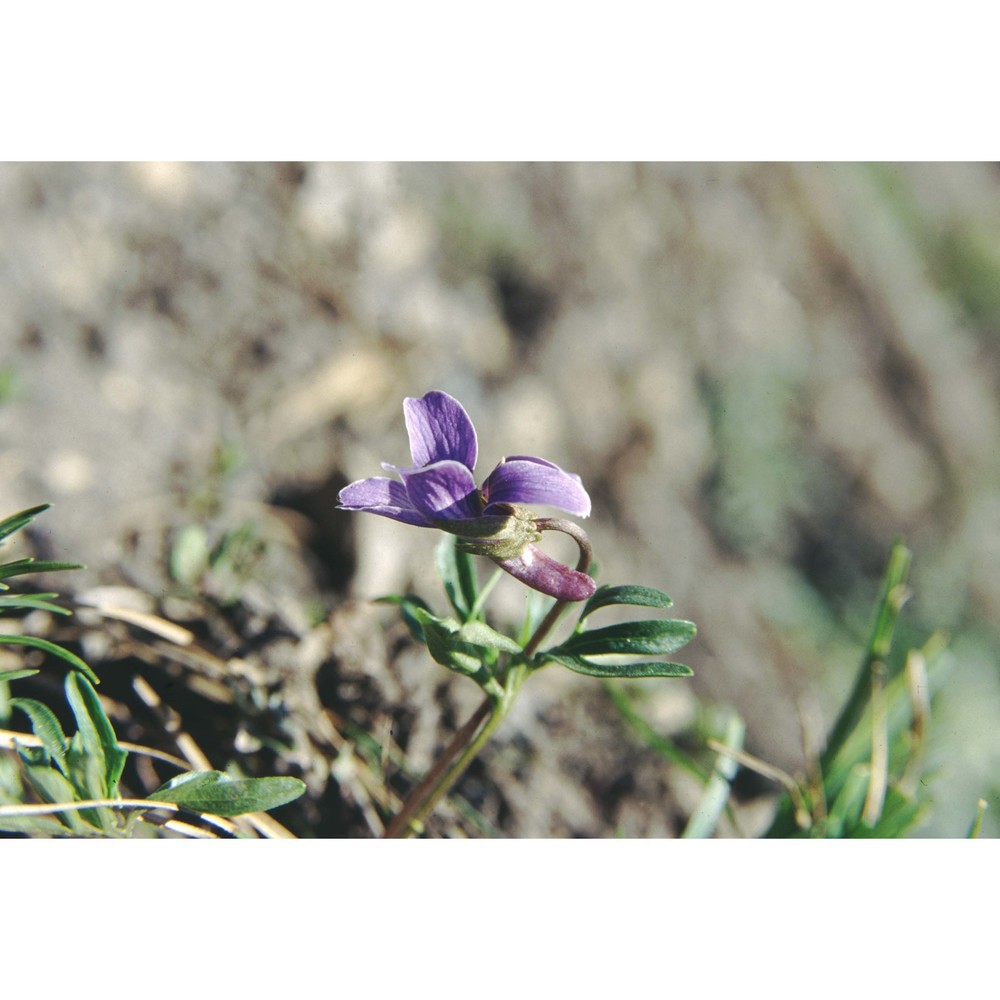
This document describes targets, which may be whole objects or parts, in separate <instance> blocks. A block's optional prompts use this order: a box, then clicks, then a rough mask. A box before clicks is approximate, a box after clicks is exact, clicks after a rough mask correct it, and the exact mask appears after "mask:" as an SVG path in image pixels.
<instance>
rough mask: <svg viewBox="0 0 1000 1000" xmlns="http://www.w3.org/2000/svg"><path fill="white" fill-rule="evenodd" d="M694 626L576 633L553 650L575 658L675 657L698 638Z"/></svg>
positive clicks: (646, 624)
mask: <svg viewBox="0 0 1000 1000" xmlns="http://www.w3.org/2000/svg"><path fill="white" fill-rule="evenodd" d="M696 632H697V627H696V626H695V624H694V623H693V622H688V621H681V620H678V619H664V620H655V619H654V620H648V621H635V622H622V623H621V624H618V625H607V626H605V627H604V628H596V629H588V630H587V631H585V632H576V633H574V634H573V635H571V636H570V637H569V638H568V639H567V640H566V641H565V642H564V643H562V644H561V645H560V646H557V647H555V649H553V650H549V651H548V653H547V654H546V655H551V654H552V653H554V652H558V653H569V654H571V655H574V656H577V655H598V654H603V653H618V654H622V653H625V654H633V653H635V654H644V653H673V652H674V651H675V650H678V649H680V648H681V647H682V646H686V645H687V644H688V643H689V642H690V641H691V640H692V639H693V638H694V636H695V633H696Z"/></svg>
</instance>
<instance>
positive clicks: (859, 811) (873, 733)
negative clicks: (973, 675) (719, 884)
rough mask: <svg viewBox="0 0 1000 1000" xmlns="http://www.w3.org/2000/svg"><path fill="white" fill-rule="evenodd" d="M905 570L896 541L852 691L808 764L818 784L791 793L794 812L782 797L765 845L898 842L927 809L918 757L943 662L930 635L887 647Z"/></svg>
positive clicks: (943, 653) (906, 560)
mask: <svg viewBox="0 0 1000 1000" xmlns="http://www.w3.org/2000/svg"><path fill="white" fill-rule="evenodd" d="M910 562H911V553H910V551H909V550H908V549H907V548H906V547H905V546H904V545H903V544H902V543H901V542H897V543H896V545H894V546H893V549H892V551H891V553H890V556H889V561H888V565H887V567H886V571H885V575H884V577H883V580H882V584H881V588H880V591H879V596H878V599H877V601H876V604H875V610H874V614H873V616H872V627H871V631H870V634H869V639H868V643H867V645H866V647H865V651H864V653H863V655H862V658H861V665H860V668H859V670H858V673H857V676H856V678H855V682H854V685H853V687H852V689H851V692H850V694H849V695H848V697H847V700H846V702H845V703H844V707H843V709H842V710H841V712H840V715H839V716H838V718H837V720H836V722H835V723H834V725H833V727H832V729H831V732H830V735H829V737H828V740H827V745H826V749H825V750H824V752H823V754H822V755H821V756H820V759H819V761H818V762H817V770H818V781H814V782H812V783H811V784H806V785H804V786H800V787H799V794H798V797H799V799H800V808H798V809H796V808H795V803H794V802H793V797H792V795H791V793H789V794H786V795H785V797H784V798H783V800H782V801H781V803H780V806H779V809H778V812H777V815H776V816H775V819H774V822H773V823H772V825H771V828H770V829H769V831H768V833H767V836H770V837H789V836H802V835H806V836H814V837H817V836H818V837H900V836H903V835H905V834H906V833H907V832H908V831H909V830H911V829H912V828H913V827H914V826H915V825H916V824H917V823H918V822H919V820H920V818H921V816H922V815H923V813H924V811H925V810H926V809H927V807H928V805H929V798H928V795H927V792H926V782H925V781H924V780H923V762H922V750H923V744H924V742H925V740H926V727H927V725H928V722H929V716H930V705H931V699H932V697H933V695H934V693H935V691H936V690H937V689H938V687H939V686H940V683H941V680H942V679H943V676H944V673H945V670H946V668H947V666H948V663H949V659H948V656H947V650H946V648H945V644H944V641H943V639H942V638H941V636H939V635H932V636H931V637H930V638H929V639H928V641H927V642H926V643H925V644H924V646H923V647H922V648H919V649H912V648H911V649H903V650H898V649H896V648H894V639H895V635H896V630H897V626H898V623H899V618H900V613H901V611H902V608H903V605H904V604H905V602H906V600H907V597H908V596H909V592H908V590H907V587H906V580H907V576H908V573H909V569H910ZM801 806H805V810H804V811H803V809H802V808H801Z"/></svg>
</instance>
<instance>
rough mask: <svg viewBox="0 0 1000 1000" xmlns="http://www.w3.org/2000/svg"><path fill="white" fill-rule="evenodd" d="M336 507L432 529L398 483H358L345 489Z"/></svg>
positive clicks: (381, 479) (376, 480) (377, 480)
mask: <svg viewBox="0 0 1000 1000" xmlns="http://www.w3.org/2000/svg"><path fill="white" fill-rule="evenodd" d="M338 500H339V501H340V502H339V503H338V505H337V506H338V507H340V508H341V509H342V510H361V511H366V512H367V513H369V514H381V515H382V517H391V518H392V519H393V520H394V521H403V522H404V523H406V524H415V525H417V527H420V528H430V527H433V525H432V524H431V522H430V521H429V520H428V519H427V518H426V517H425V516H424V515H423V514H422V513H421V512H420V511H419V510H417V508H416V507H414V506H413V503H412V502H411V501H410V498H409V496H408V495H407V492H406V487H404V486H403V484H402V483H397V482H396V480H395V479H386V478H385V477H384V476H375V477H374V478H372V479H359V480H358V481H357V482H354V483H351V484H350V485H349V486H345V487H344V488H343V489H342V490H341V491H340V494H339V495H338Z"/></svg>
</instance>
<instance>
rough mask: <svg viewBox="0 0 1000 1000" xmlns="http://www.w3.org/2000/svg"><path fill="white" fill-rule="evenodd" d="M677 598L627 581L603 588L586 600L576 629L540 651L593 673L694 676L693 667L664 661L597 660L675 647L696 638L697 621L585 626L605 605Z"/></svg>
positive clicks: (661, 603) (664, 603) (664, 604)
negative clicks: (593, 627)
mask: <svg viewBox="0 0 1000 1000" xmlns="http://www.w3.org/2000/svg"><path fill="white" fill-rule="evenodd" d="M672 603H673V602H672V601H671V600H670V598H669V597H668V596H667V595H666V594H664V593H663V591H661V590H655V589H654V588H652V587H638V586H633V585H628V584H627V585H624V586H619V587H609V586H604V587H601V588H600V589H599V590H598V591H597V593H595V594H594V596H593V597H591V598H590V600H589V601H587V603H586V604H585V605H584V607H583V611H582V612H581V613H580V618H579V621H578V622H577V626H576V629H575V630H574V632H573V634H572V635H571V636H570V637H569V638H568V639H567V640H566V641H565V642H563V643H561V644H560V645H558V646H555V647H553V648H552V649H548V650H545V651H544V652H543V653H541V654H540V656H541V657H543V658H544V659H548V660H554V661H555V662H556V663H559V664H562V665H563V666H564V667H569V669H570V670H573V671H575V672H576V673H578V674H586V675H587V676H589V677H690V676H691V675H692V673H693V671H692V670H691V668H690V667H687V666H685V665H684V664H682V663H671V662H668V661H664V660H629V661H624V662H622V661H615V660H607V659H599V660H595V659H592V657H595V656H598V657H603V656H608V655H611V656H616V657H617V656H622V655H627V656H645V655H649V654H667V653H673V652H676V651H677V650H678V649H680V648H681V647H682V646H685V645H687V643H689V642H690V641H691V639H693V638H694V636H695V633H696V631H697V629H696V627H695V625H694V623H693V622H689V621H682V620H679V619H646V620H642V621H631V622H622V623H619V624H616V625H606V626H604V627H603V628H596V629H584V628H583V623H584V622H585V621H586V619H587V618H588V617H589V616H590V615H591V614H593V612H595V611H597V610H598V609H600V608H604V607H609V606H614V605H632V606H638V607H651V608H668V607H670V605H671V604H672Z"/></svg>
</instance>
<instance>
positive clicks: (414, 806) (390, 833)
mask: <svg viewBox="0 0 1000 1000" xmlns="http://www.w3.org/2000/svg"><path fill="white" fill-rule="evenodd" d="M536 524H537V526H538V529H539V530H540V531H562V532H564V533H565V534H567V535H570V536H571V537H572V538H573V540H574V541H575V542H576V544H577V546H578V547H579V549H580V559H579V561H578V562H577V566H576V568H577V571H578V572H580V573H586V572H587V571H588V570H589V569H590V561H591V559H592V558H593V555H592V550H591V548H590V542H589V541H588V540H587V536H586V534H584V532H583V530H582V529H581V528H579V527H578V526H577V525H575V524H573V522H572V521H564V520H562V519H561V518H540V519H539V520H538V521H537V522H536ZM568 603H569V602H568V601H556V603H555V604H553V605H552V607H551V608H550V609H549V613H548V614H547V615H546V616H545V617H544V618H543V619H542V621H541V623H540V624H539V626H538V628H537V629H535V632H534V635H532V637H531V638H530V639H529V640H528V644H527V645H526V646H525V647H524V650H523V652H521V653H520V654H519V655H518V656H516V657H515V659H514V660H513V661H512V662H511V663H510V664H509V667H508V670H507V675H506V678H505V681H504V693H503V696H502V697H501V698H492V697H487V698H485V699H484V700H483V702H482V704H481V705H480V706H479V708H477V709H476V711H475V712H474V713H473V714H472V716H471V717H470V719H469V720H468V722H466V723H465V725H464V726H462V728H461V729H459V731H458V732H457V733H455V735H454V736H453V737H452V738H451V741H450V742H449V743H448V745H447V746H446V747H445V748H444V750H443V751H442V752H441V756H440V757H438V759H437V760H436V761H435V762H434V765H433V766H432V767H431V769H430V770H429V771H428V772H427V774H426V775H425V776H424V779H423V780H422V781H421V782H420V784H419V785H417V787H416V788H414V789H413V791H412V792H411V793H410V794H409V796H408V797H407V799H406V801H405V802H404V803H403V806H402V808H401V809H400V810H399V812H398V813H397V814H396V816H395V817H394V818H393V820H392V822H391V823H390V824H389V825H388V827H386V831H385V833H384V834H383V837H384V838H386V839H392V838H396V837H410V836H413V834H415V833H419V832H420V831H421V830H422V828H423V824H424V822H425V820H426V819H427V817H428V816H430V814H431V813H432V812H433V811H434V808H435V807H436V806H437V804H438V802H439V801H440V800H441V798H442V797H443V796H444V795H446V794H447V792H448V791H449V790H450V789H451V787H452V785H454V784H455V782H456V781H457V780H458V779H459V777H461V775H462V774H463V772H464V771H465V769H466V768H467V767H468V766H469V764H471V763H472V761H473V760H474V759H475V757H476V755H477V754H478V753H479V751H480V750H482V748H483V747H484V746H485V745H486V743H487V741H488V740H489V738H490V737H491V736H492V735H493V733H494V732H496V730H497V728H498V727H499V725H500V723H501V722H503V720H504V718H505V717H506V715H507V713H508V712H509V711H510V708H511V706H512V705H513V704H514V699H515V698H516V697H517V693H518V691H520V690H521V685H522V684H523V683H524V682H525V680H526V679H527V676H528V674H529V673H530V671H531V662H530V661H531V658H532V657H533V656H534V655H535V653H536V652H538V647H539V646H540V645H541V644H542V640H543V639H544V638H545V636H546V635H548V633H549V632H550V631H551V629H552V626H553V625H555V623H556V621H557V619H558V618H559V615H560V614H562V612H563V609H564V608H565V607H566V605H567V604H568ZM478 604H479V602H478V601H477V605H478Z"/></svg>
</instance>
